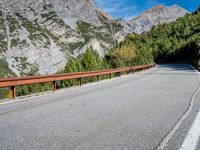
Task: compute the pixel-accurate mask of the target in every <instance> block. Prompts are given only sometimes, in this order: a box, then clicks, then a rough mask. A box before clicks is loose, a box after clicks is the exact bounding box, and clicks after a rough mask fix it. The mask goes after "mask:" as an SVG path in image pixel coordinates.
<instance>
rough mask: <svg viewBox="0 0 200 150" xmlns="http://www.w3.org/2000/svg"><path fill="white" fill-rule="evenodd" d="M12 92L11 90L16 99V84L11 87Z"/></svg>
mask: <svg viewBox="0 0 200 150" xmlns="http://www.w3.org/2000/svg"><path fill="white" fill-rule="evenodd" d="M10 92H11V95H12V98H13V99H15V98H16V88H15V86H11V87H10Z"/></svg>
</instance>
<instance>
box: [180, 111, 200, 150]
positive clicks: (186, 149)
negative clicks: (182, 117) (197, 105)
mask: <svg viewBox="0 0 200 150" xmlns="http://www.w3.org/2000/svg"><path fill="white" fill-rule="evenodd" d="M199 137H200V112H199V113H198V115H197V117H196V119H195V121H194V123H193V125H192V127H191V128H190V131H189V132H188V134H187V136H186V138H185V140H184V142H183V144H182V146H181V148H180V149H179V150H195V149H196V146H197V143H198V141H199Z"/></svg>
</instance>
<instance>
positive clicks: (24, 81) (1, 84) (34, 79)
mask: <svg viewBox="0 0 200 150" xmlns="http://www.w3.org/2000/svg"><path fill="white" fill-rule="evenodd" d="M152 67H155V64H151V65H140V66H131V67H124V68H117V69H106V70H98V71H90V72H77V73H68V74H56V75H47V76H30V77H16V78H3V79H0V88H8V87H10V91H11V93H12V98H13V99H14V98H16V86H21V85H29V84H37V83H45V82H52V92H54V91H56V81H62V80H70V79H78V80H79V85H80V86H81V85H82V78H86V77H96V79H97V81H99V77H100V76H102V75H109V77H110V78H111V77H112V74H115V73H118V74H119V75H120V73H122V72H126V73H129V72H132V73H133V72H134V71H137V70H141V69H148V68H152Z"/></svg>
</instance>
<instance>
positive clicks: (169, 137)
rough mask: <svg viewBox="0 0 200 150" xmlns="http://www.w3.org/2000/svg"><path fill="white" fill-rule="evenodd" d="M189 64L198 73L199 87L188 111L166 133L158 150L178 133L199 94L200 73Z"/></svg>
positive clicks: (161, 149)
mask: <svg viewBox="0 0 200 150" xmlns="http://www.w3.org/2000/svg"><path fill="white" fill-rule="evenodd" d="M188 66H190V67H192V68H193V69H194V70H195V71H196V72H197V73H198V76H197V78H198V82H199V86H198V89H197V90H196V92H195V93H194V94H193V96H192V98H191V100H190V104H189V107H188V109H187V111H186V112H185V113H184V114H183V116H182V117H181V118H180V119H179V121H178V122H177V123H176V124H175V126H174V127H173V128H172V129H171V130H170V132H169V133H168V134H167V135H166V137H165V138H164V139H163V140H162V141H161V143H160V144H159V146H158V147H157V148H156V150H163V149H164V148H165V147H166V146H167V144H168V142H169V140H170V139H171V138H172V136H173V135H174V134H175V133H176V131H177V130H178V129H179V127H180V126H181V125H182V123H183V121H184V120H185V119H186V118H187V117H188V116H189V114H190V112H191V111H192V109H193V106H194V102H195V98H196V96H197V94H198V93H199V92H200V78H199V75H200V73H199V71H198V70H196V69H195V68H194V67H193V66H191V65H188ZM180 150H183V149H180ZM184 150H185V149H184ZM186 150H194V149H186Z"/></svg>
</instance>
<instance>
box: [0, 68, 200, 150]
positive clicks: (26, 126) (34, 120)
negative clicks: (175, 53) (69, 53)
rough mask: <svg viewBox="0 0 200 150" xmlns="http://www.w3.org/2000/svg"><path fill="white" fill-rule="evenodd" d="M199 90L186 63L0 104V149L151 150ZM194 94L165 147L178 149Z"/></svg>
mask: <svg viewBox="0 0 200 150" xmlns="http://www.w3.org/2000/svg"><path fill="white" fill-rule="evenodd" d="M198 87H199V80H198V74H197V72H196V71H195V70H193V69H192V68H191V67H190V66H187V65H161V66H157V67H156V68H153V69H150V70H146V71H142V72H139V73H135V74H133V75H128V76H123V77H121V78H117V79H113V80H110V81H106V82H99V83H97V84H96V83H95V84H91V85H88V86H83V87H81V88H77V89H73V90H67V91H65V92H59V93H56V94H53V95H47V96H42V97H35V98H31V99H29V100H26V101H20V102H15V103H10V104H4V105H0V150H154V149H156V148H158V146H159V144H160V143H161V142H162V140H163V139H164V138H165V137H166V136H167V135H168V133H169V132H170V131H171V129H172V128H173V127H174V126H175V125H176V123H177V122H178V121H179V120H180V118H181V117H182V116H183V114H184V113H185V112H186V111H187V110H188V107H189V104H190V102H191V97H192V96H193V95H194V93H195V92H196V91H197V89H198ZM199 109H200V96H199V94H198V95H197V98H196V99H195V101H194V107H193V108H192V110H191V112H190V113H189V116H188V117H187V118H186V119H185V120H184V122H183V123H182V124H181V126H180V127H179V128H178V129H177V131H176V132H175V134H174V135H173V136H171V137H170V141H169V143H168V145H167V146H166V147H165V149H172V150H174V149H179V148H180V146H181V144H182V142H183V140H184V139H185V136H186V134H187V132H188V131H189V129H190V126H191V125H192V123H193V121H194V119H195V117H196V115H197V113H198V111H199Z"/></svg>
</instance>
